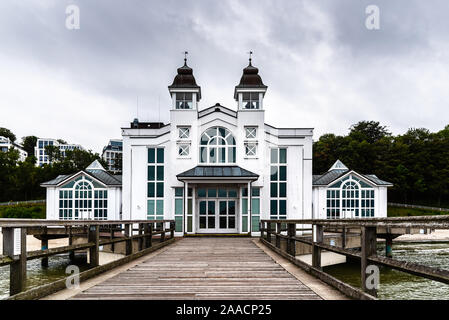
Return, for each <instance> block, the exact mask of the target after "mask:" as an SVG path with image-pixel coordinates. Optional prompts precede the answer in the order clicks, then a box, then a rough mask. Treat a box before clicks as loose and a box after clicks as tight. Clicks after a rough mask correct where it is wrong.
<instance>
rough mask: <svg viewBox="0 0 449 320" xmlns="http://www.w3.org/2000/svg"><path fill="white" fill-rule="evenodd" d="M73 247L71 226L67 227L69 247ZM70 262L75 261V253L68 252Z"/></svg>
mask: <svg viewBox="0 0 449 320" xmlns="http://www.w3.org/2000/svg"><path fill="white" fill-rule="evenodd" d="M71 245H73V234H72V226H69V246H71ZM69 259H70V261H73V260H75V251H74V250H72V251H70V252H69Z"/></svg>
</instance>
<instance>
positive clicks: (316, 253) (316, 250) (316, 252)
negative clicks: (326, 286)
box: [312, 224, 323, 269]
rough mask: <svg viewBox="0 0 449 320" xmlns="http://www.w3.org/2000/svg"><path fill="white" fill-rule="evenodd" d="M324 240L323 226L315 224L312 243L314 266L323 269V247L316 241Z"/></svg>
mask: <svg viewBox="0 0 449 320" xmlns="http://www.w3.org/2000/svg"><path fill="white" fill-rule="evenodd" d="M322 242H323V226H321V225H317V224H316V225H314V226H313V245H312V267H315V268H318V269H321V248H320V247H318V246H316V245H315V243H322Z"/></svg>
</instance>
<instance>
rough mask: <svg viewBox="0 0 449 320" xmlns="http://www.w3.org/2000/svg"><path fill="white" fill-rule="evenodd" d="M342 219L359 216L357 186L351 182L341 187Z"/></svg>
mask: <svg viewBox="0 0 449 320" xmlns="http://www.w3.org/2000/svg"><path fill="white" fill-rule="evenodd" d="M341 189H342V191H341V199H342V211H343V212H342V213H343V218H354V217H356V216H358V215H359V185H358V184H357V182H355V181H353V180H349V181H347V182H346V183H345V184H344V185H343V186H342V187H341Z"/></svg>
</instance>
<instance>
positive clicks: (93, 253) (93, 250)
mask: <svg viewBox="0 0 449 320" xmlns="http://www.w3.org/2000/svg"><path fill="white" fill-rule="evenodd" d="M99 231H100V227H99V226H97V225H92V226H89V232H88V236H87V241H88V242H93V243H95V245H94V246H93V247H90V248H89V264H90V266H91V267H98V266H99V265H100V250H99V242H100V232H99Z"/></svg>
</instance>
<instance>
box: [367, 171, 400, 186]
mask: <svg viewBox="0 0 449 320" xmlns="http://www.w3.org/2000/svg"><path fill="white" fill-rule="evenodd" d="M363 176H364V177H365V178H367V179H369V180H371V181H372V182H374V183H375V184H377V185H380V186H391V185H393V184H392V183H391V182H387V181H384V180H381V179H379V178H378V177H377V176H376V175H375V174H364V175H363Z"/></svg>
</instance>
